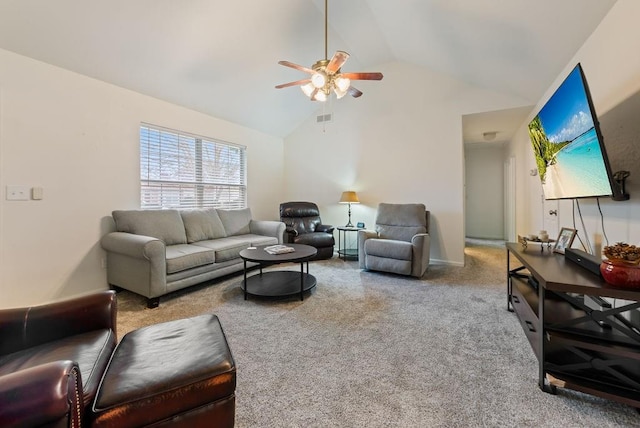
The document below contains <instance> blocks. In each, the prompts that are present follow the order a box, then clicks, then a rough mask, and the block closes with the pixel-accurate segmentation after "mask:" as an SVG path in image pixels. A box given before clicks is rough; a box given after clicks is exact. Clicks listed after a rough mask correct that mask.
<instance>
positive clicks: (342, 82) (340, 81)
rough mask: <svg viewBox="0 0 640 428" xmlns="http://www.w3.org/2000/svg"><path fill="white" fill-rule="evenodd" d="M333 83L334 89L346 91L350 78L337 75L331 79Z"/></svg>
mask: <svg viewBox="0 0 640 428" xmlns="http://www.w3.org/2000/svg"><path fill="white" fill-rule="evenodd" d="M333 83H334V85H335V87H336V89H339V90H340V92H344V93H346V92H347V89H349V86H351V80H349V79H348V78H347V77H342V75H338V77H336V78H335V79H334V80H333ZM336 94H337V92H336Z"/></svg>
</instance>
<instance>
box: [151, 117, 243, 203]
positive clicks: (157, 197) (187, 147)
mask: <svg viewBox="0 0 640 428" xmlns="http://www.w3.org/2000/svg"><path fill="white" fill-rule="evenodd" d="M246 165H247V158H246V148H245V147H244V146H237V145H234V144H231V143H226V142H223V141H216V140H213V139H211V138H206V137H200V136H197V135H192V134H188V133H185V132H179V131H173V130H170V129H164V128H160V127H157V126H153V125H147V124H142V125H140V206H141V207H142V209H159V208H205V207H215V208H245V207H246V205H247V203H246V202H247V184H246V183H247V179H246Z"/></svg>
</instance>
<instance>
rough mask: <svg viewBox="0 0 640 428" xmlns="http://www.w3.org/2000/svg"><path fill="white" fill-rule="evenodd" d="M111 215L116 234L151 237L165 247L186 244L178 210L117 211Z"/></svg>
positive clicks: (185, 236)
mask: <svg viewBox="0 0 640 428" xmlns="http://www.w3.org/2000/svg"><path fill="white" fill-rule="evenodd" d="M111 214H112V215H113V219H114V220H115V222H116V230H117V231H118V232H128V233H134V234H136V235H144V236H152V237H154V238H157V239H160V240H161V241H164V243H165V244H166V245H174V244H186V243H187V235H186V234H185V231H184V223H183V222H182V217H181V216H180V212H179V211H178V210H118V211H113V212H112V213H111Z"/></svg>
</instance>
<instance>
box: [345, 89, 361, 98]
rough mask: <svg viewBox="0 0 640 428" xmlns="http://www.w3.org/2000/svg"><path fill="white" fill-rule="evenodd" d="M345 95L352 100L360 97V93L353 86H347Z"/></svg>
mask: <svg viewBox="0 0 640 428" xmlns="http://www.w3.org/2000/svg"><path fill="white" fill-rule="evenodd" d="M347 93H348V94H349V95H351V96H352V97H353V98H358V97H359V96H361V95H362V91H359V90H358V89H356V88H354V87H353V86H349V89H347Z"/></svg>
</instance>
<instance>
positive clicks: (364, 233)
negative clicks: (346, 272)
mask: <svg viewBox="0 0 640 428" xmlns="http://www.w3.org/2000/svg"><path fill="white" fill-rule="evenodd" d="M377 237H378V234H377V233H376V232H375V231H373V230H367V229H360V230H358V267H359V268H360V269H365V268H366V254H365V252H364V243H365V241H366V240H367V239H371V238H377Z"/></svg>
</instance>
